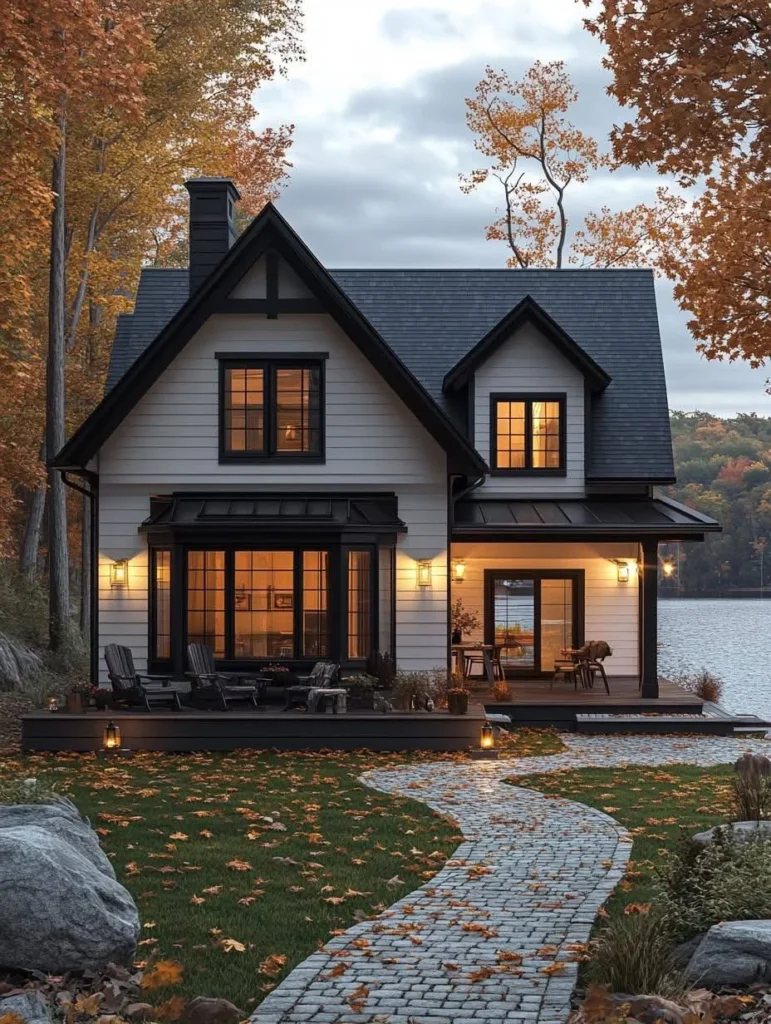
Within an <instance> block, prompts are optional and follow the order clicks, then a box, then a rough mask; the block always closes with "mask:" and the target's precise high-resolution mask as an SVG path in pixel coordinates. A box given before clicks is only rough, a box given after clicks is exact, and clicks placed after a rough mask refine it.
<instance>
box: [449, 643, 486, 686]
mask: <svg viewBox="0 0 771 1024" xmlns="http://www.w3.org/2000/svg"><path fill="white" fill-rule="evenodd" d="M493 649H494V648H493V645H492V644H453V645H452V658H453V662H454V666H455V675H457V676H460V678H461V679H465V678H466V651H469V652H471V651H474V652H476V653H478V652H479V651H481V652H482V662H483V664H484V669H485V678H486V679H487V681H488V683H494V682H495V673H494V671H493Z"/></svg>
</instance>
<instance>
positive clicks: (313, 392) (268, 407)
mask: <svg viewBox="0 0 771 1024" xmlns="http://www.w3.org/2000/svg"><path fill="white" fill-rule="evenodd" d="M323 433H324V431H323V363H322V362H321V361H319V362H315V361H310V360H309V361H307V362H306V361H305V360H303V361H302V362H294V361H289V360H280V361H279V360H258V359H255V360H252V359H249V360H235V359H230V358H228V359H222V360H221V361H220V459H221V460H223V461H237V460H239V459H246V460H250V459H254V460H260V459H265V458H273V459H276V458H278V459H287V460H291V459H296V458H299V459H303V458H305V459H310V460H317V459H321V458H323V455H324V444H323Z"/></svg>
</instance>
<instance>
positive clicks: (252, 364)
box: [216, 353, 326, 465]
mask: <svg viewBox="0 0 771 1024" xmlns="http://www.w3.org/2000/svg"><path fill="white" fill-rule="evenodd" d="M216 358H217V361H218V363H219V388H218V391H219V411H218V434H219V441H218V447H219V462H220V463H231V464H232V463H236V464H241V465H243V464H245V463H246V464H253V465H259V464H261V463H264V462H271V463H285V464H289V463H305V464H321V463H324V462H325V461H326V379H325V378H326V375H325V366H326V363H325V360H326V353H318V354H316V353H314V354H308V355H304V354H303V355H296V356H283V355H281V356H274V355H255V356H249V355H244V356H239V355H231V354H227V355H219V354H218V355H217V356H216ZM228 370H262V372H263V437H264V447H263V450H262V451H261V452H258V451H254V450H252V451H243V452H240V451H231V450H230V449H228V447H227V444H226V435H227V431H226V428H225V403H226V381H227V372H228ZM277 370H315V371H317V372H318V375H319V394H318V402H319V450H318V452H286V451H278V450H277V448H278V445H277V435H278V427H277V415H276V413H277V409H276V371H277Z"/></svg>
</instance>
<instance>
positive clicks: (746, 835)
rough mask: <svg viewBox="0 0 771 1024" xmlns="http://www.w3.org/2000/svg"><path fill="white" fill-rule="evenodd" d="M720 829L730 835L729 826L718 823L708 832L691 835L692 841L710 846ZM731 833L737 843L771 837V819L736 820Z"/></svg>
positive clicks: (731, 827) (698, 844)
mask: <svg viewBox="0 0 771 1024" xmlns="http://www.w3.org/2000/svg"><path fill="white" fill-rule="evenodd" d="M718 831H720V832H722V833H723V834H724V835H728V834H729V826H727V825H716V826H715V827H714V828H711V829H709V830H708V831H707V832H697V833H696V835H695V836H692V837H691V839H692V842H694V843H696V845H697V846H709V844H710V843H711V842H713V841H714V839H715V836H716V835H717V832H718ZM730 834H731V835H732V836H733V838H734V840H735V841H736V842H737V843H741V842H744V841H745V840H747V839H771V821H734V822H733V823H732V825H731V826H730Z"/></svg>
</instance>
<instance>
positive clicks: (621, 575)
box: [616, 562, 629, 583]
mask: <svg viewBox="0 0 771 1024" xmlns="http://www.w3.org/2000/svg"><path fill="white" fill-rule="evenodd" d="M616 575H617V578H618V582H619V583H628V582H629V563H628V562H618V563H617V565H616Z"/></svg>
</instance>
